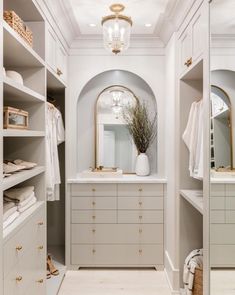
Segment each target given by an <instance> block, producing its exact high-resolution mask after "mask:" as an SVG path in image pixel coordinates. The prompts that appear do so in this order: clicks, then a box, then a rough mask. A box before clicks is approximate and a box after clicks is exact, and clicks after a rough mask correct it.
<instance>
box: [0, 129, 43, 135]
mask: <svg viewBox="0 0 235 295" xmlns="http://www.w3.org/2000/svg"><path fill="white" fill-rule="evenodd" d="M3 136H4V137H44V136H45V132H44V131H35V130H16V129H12V130H11V129H4V130H3Z"/></svg>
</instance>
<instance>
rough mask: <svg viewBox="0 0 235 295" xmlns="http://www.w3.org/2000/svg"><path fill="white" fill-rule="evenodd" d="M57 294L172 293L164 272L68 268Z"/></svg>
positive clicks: (153, 294)
mask: <svg viewBox="0 0 235 295" xmlns="http://www.w3.org/2000/svg"><path fill="white" fill-rule="evenodd" d="M58 295H171V292H170V289H169V286H168V283H167V280H166V277H165V274H164V272H162V271H154V270H79V271H68V272H67V273H66V277H65V279H64V282H63V284H62V286H61V289H60V292H59V294H58Z"/></svg>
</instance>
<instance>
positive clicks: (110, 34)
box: [101, 4, 133, 54]
mask: <svg viewBox="0 0 235 295" xmlns="http://www.w3.org/2000/svg"><path fill="white" fill-rule="evenodd" d="M124 9H125V6H124V5H122V4H113V5H112V6H110V10H111V11H112V12H113V13H114V14H111V15H108V16H105V17H103V18H102V22H101V24H102V26H103V39H104V47H105V48H106V49H107V50H109V51H112V52H113V53H115V54H118V53H120V52H121V51H123V50H126V49H128V47H129V45H130V37H131V27H132V24H133V23H132V20H131V18H130V17H128V16H125V15H122V14H120V13H121V12H122V11H124Z"/></svg>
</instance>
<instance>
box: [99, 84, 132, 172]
mask: <svg viewBox="0 0 235 295" xmlns="http://www.w3.org/2000/svg"><path fill="white" fill-rule="evenodd" d="M137 101H138V99H137V97H136V96H135V94H134V93H133V92H132V91H131V90H130V89H128V88H126V87H124V86H121V85H113V86H110V87H108V88H106V89H104V90H103V91H102V92H101V93H100V95H99V96H98V98H97V102H96V109H95V118H96V120H95V121H96V128H95V130H96V131H95V132H96V147H95V153H96V167H99V166H103V167H107V168H119V169H121V170H122V171H123V173H134V171H135V160H136V155H137V150H136V147H135V144H134V142H133V140H132V138H131V136H130V133H129V130H128V129H127V126H126V124H125V122H124V120H123V115H122V114H123V111H124V110H125V107H127V106H132V105H134V104H136V102H137Z"/></svg>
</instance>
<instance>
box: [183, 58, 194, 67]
mask: <svg viewBox="0 0 235 295" xmlns="http://www.w3.org/2000/svg"><path fill="white" fill-rule="evenodd" d="M192 63H193V59H192V57H190V58H189V59H188V60H187V61H186V62H185V63H184V65H185V66H187V67H190V66H191V64H192Z"/></svg>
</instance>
